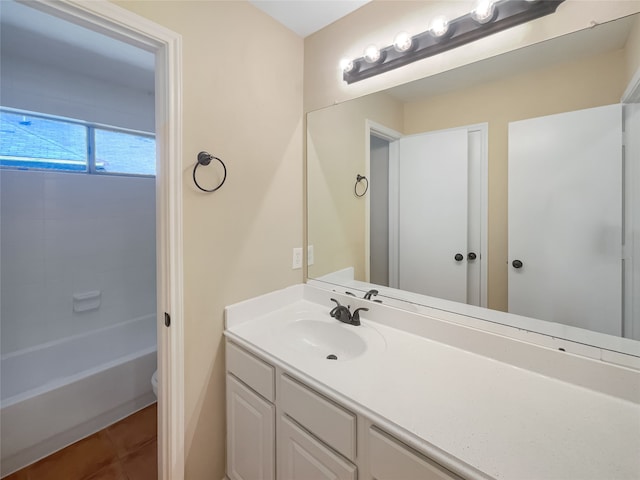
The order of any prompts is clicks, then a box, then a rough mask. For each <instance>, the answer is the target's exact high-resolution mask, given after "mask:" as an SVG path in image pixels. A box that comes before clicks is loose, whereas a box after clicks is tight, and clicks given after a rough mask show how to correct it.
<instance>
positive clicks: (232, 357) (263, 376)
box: [226, 342, 275, 402]
mask: <svg viewBox="0 0 640 480" xmlns="http://www.w3.org/2000/svg"><path fill="white" fill-rule="evenodd" d="M226 352H227V371H228V372H231V373H233V374H234V375H235V376H236V377H238V378H239V379H240V380H242V381H243V382H244V383H246V384H247V385H249V386H250V387H251V388H253V389H254V390H255V391H256V392H258V393H259V394H260V395H262V396H263V397H264V398H266V399H267V400H269V401H270V402H273V401H274V400H275V369H274V368H273V367H272V366H271V365H269V364H268V363H266V362H263V361H262V360H260V359H259V358H257V357H255V356H254V355H252V354H250V353H249V352H247V351H245V350H243V349H241V348H240V347H238V346H237V345H235V344H234V343H231V342H227V348H226Z"/></svg>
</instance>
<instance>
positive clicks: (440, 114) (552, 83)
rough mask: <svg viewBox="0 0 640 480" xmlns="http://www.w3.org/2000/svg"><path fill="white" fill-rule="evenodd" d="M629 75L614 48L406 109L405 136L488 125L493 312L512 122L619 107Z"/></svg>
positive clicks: (503, 273) (501, 306) (503, 266)
mask: <svg viewBox="0 0 640 480" xmlns="http://www.w3.org/2000/svg"><path fill="white" fill-rule="evenodd" d="M602 72H606V74H605V75H603V74H602ZM625 76H626V72H625V52H624V51H623V50H616V51H613V52H610V53H607V54H601V55H597V56H595V57H591V58H588V59H583V60H579V61H574V62H570V63H566V64H563V65H560V66H554V67H551V68H545V69H541V70H537V71H534V72H528V73H526V74H523V75H518V76H514V77H510V78H505V79H501V80H500V81H496V82H491V83H487V84H484V85H480V86H477V87H473V88H469V89H465V90H462V91H456V92H452V93H449V94H446V95H440V96H437V97H432V98H429V99H427V100H424V101H420V102H415V103H408V104H406V105H405V119H404V126H405V133H406V134H412V133H420V132H426V131H431V130H440V129H444V128H452V127H458V126H463V125H470V124H474V123H482V122H487V123H488V124H489V190H488V191H489V218H488V223H489V229H488V233H489V245H488V256H489V258H488V285H487V292H488V306H489V308H493V309H498V310H505V311H506V309H507V267H508V266H507V193H508V192H507V161H508V155H507V139H508V123H509V122H512V121H515V120H522V119H525V118H532V117H539V116H543V115H551V114H554V113H560V112H567V111H572V110H580V109H584V108H590V107H595V106H600V105H609V104H613V103H618V102H619V101H620V97H621V95H622V93H623V91H624V89H625V87H626V81H625V80H626V79H625Z"/></svg>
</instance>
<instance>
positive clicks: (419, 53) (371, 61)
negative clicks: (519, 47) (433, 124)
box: [341, 0, 564, 83]
mask: <svg viewBox="0 0 640 480" xmlns="http://www.w3.org/2000/svg"><path fill="white" fill-rule="evenodd" d="M562 2H564V0H498V1H491V0H480V1H479V2H478V3H477V5H476V8H475V9H474V10H473V11H472V12H470V13H468V14H466V15H464V16H462V17H458V18H456V19H454V20H451V21H449V22H447V21H446V19H444V18H443V17H438V18H437V19H434V22H432V25H431V26H430V28H429V30H426V31H424V32H422V33H419V34H417V35H415V36H413V37H410V42H409V41H408V40H407V39H406V38H403V43H401V44H400V46H399V45H398V41H397V40H396V41H395V42H394V45H390V46H388V47H385V48H383V49H381V50H378V51H377V52H374V49H375V46H372V45H370V46H369V47H367V51H366V54H365V55H364V56H362V57H360V58H357V59H355V60H346V61H343V62H341V66H342V69H343V76H342V78H343V79H344V81H345V82H347V83H354V82H359V81H360V80H364V79H365V78H369V77H373V76H375V75H379V74H381V73H384V72H388V71H389V70H394V69H396V68H398V67H402V66H404V65H408V64H409V63H412V62H415V61H416V60H421V59H423V58H427V57H431V56H432V55H437V54H438V53H442V52H445V51H447V50H451V49H452V48H456V47H459V46H461V45H465V44H467V43H470V42H473V41H475V40H479V39H480V38H483V37H486V36H488V35H491V34H493V33H496V32H500V31H502V30H506V29H508V28H511V27H515V26H516V25H521V24H523V23H526V22H529V21H531V20H535V19H536V18H540V17H544V16H546V15H550V14H552V13H554V12H555V11H556V10H557V8H558V5H560V4H561V3H562ZM396 38H397V37H396Z"/></svg>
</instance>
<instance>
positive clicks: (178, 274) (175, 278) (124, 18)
mask: <svg viewBox="0 0 640 480" xmlns="http://www.w3.org/2000/svg"><path fill="white" fill-rule="evenodd" d="M18 1H21V0H18ZM22 3H25V4H26V5H27V6H29V7H33V8H36V9H38V10H40V11H43V12H44V13H48V14H50V15H53V16H56V17H58V18H61V19H63V20H66V21H68V22H71V23H74V24H77V25H81V26H83V27H86V28H89V29H90V30H93V31H96V32H99V33H102V34H105V35H108V36H110V37H112V38H115V39H117V40H120V41H123V42H125V43H128V44H130V45H133V46H135V47H138V48H142V49H144V50H147V51H149V52H152V53H154V55H155V60H156V67H155V83H156V88H155V129H156V247H157V248H156V252H157V253H156V265H157V281H156V285H157V286H156V288H157V313H156V315H157V335H158V375H159V385H158V386H159V390H158V473H159V477H158V478H159V479H162V480H182V479H184V465H185V458H184V380H183V377H184V295H183V260H182V259H183V241H182V36H181V35H180V34H178V33H176V32H173V31H171V30H169V29H167V28H165V27H163V26H161V25H158V24H156V23H154V22H152V21H151V20H148V19H146V18H144V17H142V16H140V15H137V14H135V13H133V12H131V11H129V10H126V9H124V8H122V7H119V6H117V5H115V4H113V3H110V2H109V1H106V0H92V1H91V2H86V1H82V0H56V1H53V0H37V1H36V2H26V1H22ZM165 312H166V313H167V314H168V315H169V316H170V320H171V322H170V325H171V327H170V328H166V327H165ZM149 381H151V379H149Z"/></svg>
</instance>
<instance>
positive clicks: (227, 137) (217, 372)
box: [118, 1, 303, 480]
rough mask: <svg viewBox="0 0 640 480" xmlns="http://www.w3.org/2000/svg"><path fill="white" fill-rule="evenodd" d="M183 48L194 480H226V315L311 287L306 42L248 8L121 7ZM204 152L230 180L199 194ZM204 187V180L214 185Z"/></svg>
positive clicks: (189, 431)
mask: <svg viewBox="0 0 640 480" xmlns="http://www.w3.org/2000/svg"><path fill="white" fill-rule="evenodd" d="M118 3H119V5H121V6H123V7H124V8H127V9H129V10H132V11H133V12H135V13H138V14H140V15H142V16H144V17H147V18H148V19H150V20H152V21H154V22H156V23H159V24H161V25H164V26H165V27H167V28H169V29H171V30H173V31H175V32H178V33H180V34H181V35H182V38H183V60H184V68H183V102H184V103H183V105H184V113H183V127H184V131H183V134H184V151H183V166H184V179H183V181H184V198H183V202H184V252H185V254H184V276H185V278H184V280H185V284H184V292H185V302H186V311H185V319H184V322H185V325H184V328H185V353H186V359H185V360H186V363H185V372H184V380H185V407H186V410H185V425H186V442H185V449H186V451H185V456H186V478H187V479H194V480H200V479H216V480H219V479H221V478H223V476H224V471H225V458H224V452H225V444H224V442H225V412H224V406H225V385H224V349H223V337H222V331H223V309H224V307H225V305H228V304H230V303H233V302H237V301H239V300H243V299H246V298H249V297H252V296H255V295H258V294H262V293H265V292H268V291H271V290H275V289H278V288H282V287H284V286H287V285H291V284H294V283H300V282H301V281H302V280H303V279H302V271H301V270H292V269H291V252H292V248H293V247H296V246H301V245H302V230H303V229H302V184H303V176H302V153H303V152H302V138H303V131H302V68H303V65H302V58H303V41H302V39H301V38H299V37H297V36H296V35H295V34H294V33H292V32H291V31H289V30H287V29H285V28H284V27H283V26H281V25H280V24H278V23H276V22H275V21H274V20H272V19H271V18H270V17H268V16H267V15H265V14H263V13H262V12H260V11H259V10H257V9H256V8H254V7H253V6H251V5H250V4H248V3H246V2H244V1H242V2H241V1H234V2H216V1H208V2H204V1H194V2H190V1H154V2H146V1H141V2H132V1H123V2H118ZM200 150H208V151H210V152H211V153H213V154H215V155H218V156H220V157H221V158H222V159H223V160H224V161H225V162H226V164H227V168H228V171H229V176H228V179H227V182H226V184H225V185H224V187H223V188H222V189H221V190H219V191H218V192H216V193H213V194H206V193H202V192H199V191H197V190H196V189H195V187H194V186H193V183H192V180H191V170H192V168H193V165H194V162H195V159H196V155H197V153H198V152H199V151H200ZM203 180H204V179H203Z"/></svg>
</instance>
